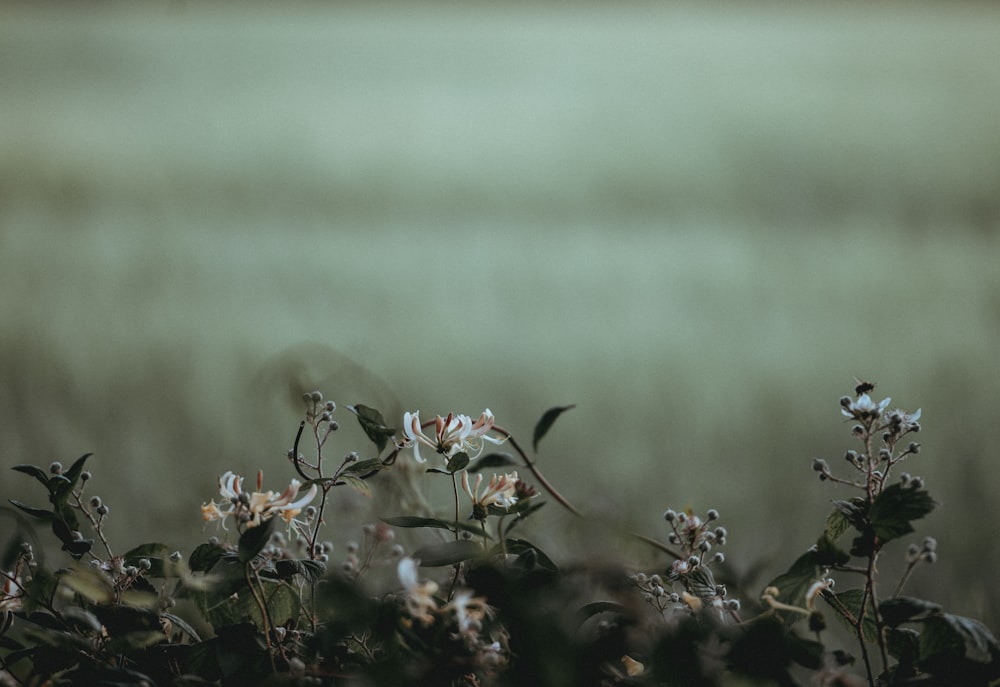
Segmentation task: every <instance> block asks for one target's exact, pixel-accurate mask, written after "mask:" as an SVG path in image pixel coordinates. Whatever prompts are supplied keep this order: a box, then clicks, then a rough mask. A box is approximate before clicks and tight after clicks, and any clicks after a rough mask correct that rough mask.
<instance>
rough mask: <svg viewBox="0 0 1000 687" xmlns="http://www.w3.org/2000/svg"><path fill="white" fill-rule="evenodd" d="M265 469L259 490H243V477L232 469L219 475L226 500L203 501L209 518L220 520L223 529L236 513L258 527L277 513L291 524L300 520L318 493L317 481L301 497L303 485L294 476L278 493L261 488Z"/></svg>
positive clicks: (206, 515) (258, 485)
mask: <svg viewBox="0 0 1000 687" xmlns="http://www.w3.org/2000/svg"><path fill="white" fill-rule="evenodd" d="M263 479H264V477H263V473H261V472H258V473H257V489H258V491H254V492H249V493H248V492H246V491H244V490H243V478H242V477H240V476H239V475H237V474H236V473H234V472H232V471H229V472H226V473H225V474H224V475H222V477H220V478H219V494H220V495H221V496H222V498H223V501H222V502H221V503H216V502H215V501H214V500H212V501H209V502H208V503H205V504H202V506H201V516H202V517H203V518H204V519H205V522H211V521H213V520H220V521H221V524H222V527H223V529H225V526H226V518H228V517H229V516H230V515H232V516H234V517H235V518H236V519H237V520H239V521H240V523H241V524H245V525H246V526H247V527H256V526H257V525H259V524H261V523H262V522H264V521H265V520H268V519H269V518H271V517H272V516H274V515H280V516H281V517H282V518H284V520H285V522H286V523H288V525H289V527H291V525H292V523H293V522H296V520H295V516H297V515H298V514H299V513H301V512H302V509H303V508H304V507H305V506H307V505H308V504H309V502H311V501H312V500H313V499H314V498H315V497H316V491H317V489H316V485H315V484H313V485H311V486H310V487H309V491H307V492H306V493H305V494H304V495H303V496H302V497H301V498H298V499H296V497H297V496H298V495H299V487H300V486H301V485H302V483H301V482H299V481H298V480H297V479H293V480H292V481H291V483H289V485H288V487H287V488H286V489H285V490H284V491H283V492H281V493H280V494H277V493H275V492H273V491H260V489H261V488H262V482H263Z"/></svg>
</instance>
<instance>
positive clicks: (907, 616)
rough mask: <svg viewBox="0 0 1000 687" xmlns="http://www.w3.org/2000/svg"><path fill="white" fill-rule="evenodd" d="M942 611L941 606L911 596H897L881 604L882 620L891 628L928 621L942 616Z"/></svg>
mask: <svg viewBox="0 0 1000 687" xmlns="http://www.w3.org/2000/svg"><path fill="white" fill-rule="evenodd" d="M942 610H943V609H942V608H941V605H940V604H936V603H933V602H930V601H924V600H923V599H914V598H912V597H909V596H897V597H895V598H892V599H887V600H886V601H883V602H882V603H881V604H879V611H880V612H881V613H882V620H884V621H885V624H886V625H888V626H889V627H896V626H897V625H901V624H903V623H912V622H916V621H918V620H926V619H927V618H930V617H931V616H935V615H940V614H941V612H942Z"/></svg>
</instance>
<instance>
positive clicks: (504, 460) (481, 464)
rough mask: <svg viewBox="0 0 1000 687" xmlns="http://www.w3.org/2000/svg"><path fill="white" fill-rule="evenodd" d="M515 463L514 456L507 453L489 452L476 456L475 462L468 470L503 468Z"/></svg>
mask: <svg viewBox="0 0 1000 687" xmlns="http://www.w3.org/2000/svg"><path fill="white" fill-rule="evenodd" d="M517 464H518V463H517V461H516V460H514V456H512V455H510V454H509V453H490V454H488V455H485V456H483V457H481V458H476V462H475V463H473V464H472V467H471V468H469V472H479V471H480V470H485V469H486V468H505V467H508V466H510V465H517Z"/></svg>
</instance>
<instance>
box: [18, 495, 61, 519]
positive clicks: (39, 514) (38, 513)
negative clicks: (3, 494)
mask: <svg viewBox="0 0 1000 687" xmlns="http://www.w3.org/2000/svg"><path fill="white" fill-rule="evenodd" d="M7 500H8V501H10V503H11V504H12V505H13V506H14V507H16V508H19V509H21V510H22V511H24V512H25V513H27V514H28V515H31V516H33V517H36V518H39V519H40V520H45V521H49V520H52V518H53V517H55V516H53V515H52V511H49V510H42V509H41V508H32V507H31V506H26V505H24V504H23V503H21V502H20V501H15V500H14V499H7Z"/></svg>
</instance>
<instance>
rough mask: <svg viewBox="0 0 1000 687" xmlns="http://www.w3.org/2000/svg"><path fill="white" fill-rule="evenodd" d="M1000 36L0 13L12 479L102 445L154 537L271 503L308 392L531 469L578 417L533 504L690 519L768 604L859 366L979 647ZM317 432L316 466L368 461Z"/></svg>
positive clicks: (868, 18)
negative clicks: (692, 514)
mask: <svg viewBox="0 0 1000 687" xmlns="http://www.w3.org/2000/svg"><path fill="white" fill-rule="evenodd" d="M998 35H1000V7H997V6H995V5H987V4H983V5H975V4H951V3H942V4H941V5H933V4H909V3H907V4H902V3H901V4H884V5H876V6H867V5H865V6H862V5H846V6H837V7H827V6H820V5H815V4H810V5H808V6H804V7H792V6H790V5H784V4H762V5H757V4H755V5H754V6H753V7H750V6H748V5H743V4H701V3H694V4H680V5H671V6H669V7H666V6H664V7H661V6H659V5H653V4H645V3H628V4H615V5H614V6H613V7H611V6H608V7H604V6H601V5H598V4H593V5H584V6H578V7H573V8H570V7H568V6H565V7H564V6H562V5H558V4H551V5H543V6H534V5H531V4H528V3H523V4H522V3H504V4H490V5H488V6H486V5H484V6H471V5H468V4H458V3H455V4H450V3H449V4H422V5H419V6H411V5H404V4H399V5H395V4H388V5H384V4H373V5H368V4H363V3H358V4H344V5H341V4H330V5H328V4H324V3H314V4H286V3H281V5H280V7H279V6H278V5H277V4H275V5H273V6H265V5H250V6H245V5H241V6H240V7H237V6H236V5H231V4H199V3H173V4H156V3H147V4H142V5H141V6H137V7H129V6H126V5H124V4H121V5H119V4H114V3H105V4H95V5H72V6H71V5H62V4H60V5H55V4H51V5H49V4H45V5H41V6H34V5H29V4H24V5H13V4H11V5H4V6H2V7H0V287H2V292H0V316H2V324H3V327H2V330H0V336H2V356H0V366H2V377H0V447H2V448H0V461H2V465H3V466H4V467H5V468H6V467H8V466H10V465H14V464H17V463H23V462H34V463H38V464H43V465H45V464H48V462H49V461H51V460H53V459H60V460H62V461H63V462H68V461H70V460H72V459H74V458H76V457H77V456H78V455H80V454H82V453H84V452H87V451H93V452H94V453H95V456H94V458H92V459H91V463H90V465H91V467H92V469H93V470H94V472H95V480H94V487H93V490H94V491H93V493H99V494H101V495H103V496H104V498H105V500H106V501H107V502H109V503H110V505H111V509H112V513H111V519H110V522H109V528H110V531H111V535H112V537H113V541H116V542H121V543H119V544H117V546H118V548H119V549H120V550H124V549H126V548H128V547H130V546H132V545H134V544H137V543H140V542H141V541H145V540H147V539H150V538H155V539H159V540H167V541H168V543H171V544H174V545H176V546H178V547H182V546H191V545H193V544H194V543H195V542H197V541H198V540H199V539H200V538H202V537H204V536H207V534H208V533H203V532H202V525H201V521H200V516H199V513H198V506H199V505H200V504H201V503H202V502H203V501H205V500H207V499H208V498H210V497H212V496H213V495H215V493H216V480H217V478H218V475H219V474H220V473H221V472H223V471H225V470H227V469H234V470H237V471H241V472H244V473H246V474H253V473H254V472H255V471H256V470H257V469H258V468H264V469H265V481H266V482H267V484H268V485H269V486H271V488H280V487H281V486H282V484H283V483H287V480H288V479H289V478H290V477H291V476H292V472H291V470H290V468H289V467H288V465H287V463H286V462H285V461H284V458H283V455H284V452H285V451H286V450H287V449H288V448H289V447H290V445H291V443H292V439H293V437H294V432H295V429H296V427H297V424H298V418H299V416H300V412H301V408H300V406H301V403H300V402H299V401H298V400H297V399H298V397H299V396H300V395H301V393H302V392H303V391H308V390H310V389H312V388H317V387H319V388H321V389H322V390H323V391H324V392H325V393H326V395H327V396H328V397H330V398H333V399H334V400H336V401H337V402H338V403H340V404H341V405H344V404H347V403H356V402H361V403H366V404H368V405H374V406H377V407H379V408H381V409H383V410H384V411H385V412H386V414H387V416H389V417H399V415H398V414H399V413H401V412H402V411H403V410H404V409H420V410H421V411H422V412H423V413H424V415H425V416H431V415H433V414H434V413H438V412H440V413H446V412H448V411H449V410H455V411H458V412H465V413H468V414H472V415H477V414H478V413H479V412H480V411H481V410H482V409H483V408H484V407H487V406H488V407H490V408H491V409H492V410H493V411H494V413H495V414H496V417H497V421H498V423H499V424H501V425H503V426H504V427H506V428H507V429H510V430H511V431H513V432H514V433H515V434H516V435H518V436H520V437H521V439H522V443H523V444H525V445H527V444H529V443H530V441H529V439H530V433H531V429H532V427H533V425H534V422H535V420H536V419H537V418H538V416H539V415H540V414H541V413H542V412H543V411H544V410H545V409H546V408H548V407H549V406H552V405H557V404H564V403H576V404H578V406H577V408H576V409H575V410H573V411H572V412H571V413H569V414H567V415H565V416H564V417H563V418H561V419H560V420H559V422H558V423H557V424H556V426H555V428H554V429H553V430H552V432H551V433H550V435H549V436H548V437H547V438H546V440H545V441H544V442H543V444H542V447H541V452H540V456H539V461H540V464H541V466H542V467H543V468H544V470H545V471H546V473H547V474H548V476H549V477H550V479H551V480H552V481H553V482H554V483H555V484H557V485H559V486H560V487H561V488H562V490H563V491H564V492H565V493H566V494H567V495H568V496H570V498H571V499H572V500H574V501H576V502H577V503H578V505H579V506H580V507H581V508H582V509H584V510H586V511H588V512H590V513H594V514H601V515H602V516H603V517H606V518H609V519H615V520H616V521H617V520H620V521H622V522H630V523H632V525H633V526H634V527H635V528H636V529H638V530H640V531H642V532H644V533H646V534H649V535H653V536H664V535H665V532H664V527H663V523H662V520H661V519H660V515H661V513H662V511H663V510H664V509H665V508H666V507H668V506H671V507H674V508H682V507H685V506H687V505H690V506H692V507H693V508H694V509H695V510H696V511H698V512H704V510H705V509H707V508H711V507H714V508H717V509H719V510H720V511H721V512H722V516H723V523H724V524H726V525H728V527H729V530H730V540H731V543H730V544H729V546H728V547H727V548H728V550H729V558H730V560H731V561H733V562H734V564H735V565H736V566H737V567H741V568H742V569H743V570H749V569H751V568H755V567H756V568H757V569H759V570H763V572H761V573H760V575H762V576H763V577H762V578H760V579H759V580H758V581H759V582H764V581H766V580H765V579H764V578H769V577H772V576H774V575H775V574H777V573H779V572H781V571H783V570H784V569H785V567H786V566H787V565H788V563H790V562H791V560H792V558H793V557H794V556H796V555H797V554H798V553H800V552H801V551H803V550H804V549H805V548H806V547H808V546H809V545H810V544H811V543H812V541H814V539H815V537H816V536H817V535H818V534H819V532H820V530H821V527H822V521H823V519H824V518H825V516H826V514H827V512H828V511H829V510H830V505H829V500H830V499H833V498H843V497H845V496H847V495H849V492H847V491H845V490H844V489H843V488H840V489H838V488H835V487H832V486H830V485H828V484H820V483H819V482H818V481H817V480H816V479H815V474H814V473H813V472H811V470H810V463H811V459H812V457H813V456H821V457H825V458H827V459H828V460H829V461H830V462H831V464H833V465H834V466H835V467H836V468H837V469H839V468H840V466H841V465H845V464H843V463H842V462H841V461H840V460H839V457H840V456H841V455H842V453H843V451H844V450H845V449H846V448H850V447H852V445H851V444H850V438H849V425H848V424H846V423H845V422H843V418H841V417H840V415H839V412H838V410H839V408H838V405H837V399H838V398H839V397H840V396H841V395H843V394H846V393H849V392H850V391H851V389H852V387H853V385H854V381H853V376H854V375H858V376H861V377H866V378H871V379H873V380H874V381H876V382H877V383H878V388H877V390H876V394H875V395H876V396H878V397H879V398H881V396H882V395H892V396H893V399H894V405H895V404H896V403H898V404H899V405H900V406H902V407H904V408H909V409H914V408H916V407H922V408H923V424H924V432H923V433H922V434H921V436H920V437H919V439H920V441H921V442H922V443H923V446H924V451H923V453H921V455H920V456H919V457H917V458H916V459H913V460H912V461H911V462H910V463H908V464H907V465H906V469H907V470H909V471H910V472H912V473H914V474H920V475H922V476H924V477H925V478H926V479H927V481H928V484H929V487H930V489H931V491H932V493H933V494H935V495H936V496H937V497H938V498H939V500H940V501H941V502H942V504H943V507H942V508H941V509H940V510H939V511H937V512H935V513H933V514H932V515H931V516H930V517H929V518H928V519H927V520H926V521H924V522H923V523H921V528H920V530H919V534H920V535H921V536H922V535H923V534H932V535H935V536H937V537H938V538H939V540H940V549H939V550H940V562H939V564H938V567H937V569H934V570H930V571H923V572H922V573H920V574H917V575H916V576H915V577H914V581H913V583H912V587H911V588H910V589H911V591H912V592H913V593H914V594H925V595H926V596H927V597H929V598H931V599H934V600H938V601H942V602H944V603H946V604H948V605H949V610H951V611H953V612H955V613H959V614H964V615H971V616H977V617H983V618H985V619H986V620H987V621H988V622H990V623H992V624H993V625H994V627H995V624H996V623H995V621H996V620H997V619H1000V602H998V595H997V594H996V593H995V590H994V588H993V587H992V583H990V582H989V580H990V579H993V574H994V573H991V572H990V571H991V570H993V571H995V570H996V569H997V567H998V565H1000V553H998V550H997V547H996V546H995V545H994V543H993V542H992V540H990V539H989V538H988V537H985V535H986V534H987V533H989V532H991V531H994V528H996V527H997V526H998V525H1000V506H998V504H997V500H996V499H995V493H996V491H997V487H998V486H1000V479H998V477H997V473H996V472H995V471H994V470H995V466H994V465H993V460H994V456H995V451H996V446H997V445H998V440H1000V418H998V411H997V409H998V408H1000V404H998V401H1000V383H998V381H1000V380H998V372H997V370H998V364H997V342H998V340H1000V337H998V334H1000V270H998V267H997V266H998V260H997V258H998V257H1000V252H998V233H1000V125H998V121H1000V79H998V78H997V74H998V66H1000V41H998V40H997V36H998ZM338 416H339V419H340V421H341V423H342V424H343V426H344V430H343V432H342V433H341V434H342V436H337V437H336V440H335V441H334V440H331V441H334V443H332V444H330V445H329V448H328V455H329V454H330V453H331V452H332V455H333V456H334V457H339V455H340V453H341V452H346V451H348V450H352V449H359V450H360V449H363V451H369V450H370V449H369V447H368V446H367V445H366V444H364V443H363V442H362V438H361V436H360V434H359V432H358V431H357V429H356V427H354V426H353V420H352V419H351V418H350V416H349V415H348V414H347V413H346V412H345V411H344V410H342V409H341V410H340V411H338ZM845 467H846V465H845ZM0 485H2V486H0V492H2V494H0V495H2V496H3V497H4V499H6V498H10V497H16V498H20V499H22V500H24V501H27V502H29V503H36V504H37V505H42V503H39V502H40V501H42V500H43V498H44V497H43V495H42V494H41V493H40V492H38V490H36V489H35V488H34V487H35V486H36V485H35V484H34V482H33V481H31V480H30V478H28V477H26V476H24V475H17V474H14V473H11V472H10V471H9V470H6V469H4V470H3V472H2V474H0ZM375 486H376V490H378V483H375ZM449 503H450V501H449V500H448V499H447V498H445V499H444V500H443V501H442V502H441V505H442V509H443V511H447V509H448V507H449ZM383 507H384V508H390V509H391V506H388V505H386V504H385V503H384V502H381V503H378V502H377V503H376V506H375V508H374V510H375V511H376V512H378V514H383V515H395V514H398V513H395V512H379V511H380V509H381V508H383ZM546 511H547V513H546V512H544V511H543V513H545V517H547V518H548V520H547V521H546V524H547V525H548V531H547V532H544V531H539V530H538V529H537V528H538V527H539V525H538V524H536V526H535V527H536V530H535V535H534V536H535V537H536V538H541V539H544V538H546V537H547V538H549V539H551V540H552V542H553V546H556V548H558V543H559V541H560V540H561V537H563V536H564V534H565V533H566V532H569V531H571V530H573V531H577V532H578V533H579V534H582V535H585V536H587V535H591V534H593V533H592V532H589V531H588V528H589V527H591V525H586V526H583V525H580V523H572V522H570V521H569V520H568V518H566V517H565V516H564V515H563V514H561V513H559V512H558V510H557V507H556V506H554V505H552V506H550V507H549V508H547V509H546ZM366 517H370V512H369V511H368V509H367V507H366V505H365V504H364V503H363V499H361V498H360V497H354V496H352V495H343V496H342V497H341V498H340V499H339V500H338V503H337V507H336V510H335V512H334V513H333V514H332V516H331V518H330V523H331V526H332V527H334V528H336V526H337V524H338V523H342V524H344V528H346V529H349V530H350V531H349V533H348V534H344V535H343V536H344V537H347V536H348V535H349V536H351V537H356V536H357V527H356V523H358V522H362V521H363V520H364V518H366ZM541 520H544V518H540V521H541ZM213 533H214V530H213ZM337 536H338V537H339V536H341V535H340V534H338V535H337ZM593 536H594V537H595V538H596V536H597V535H596V534H595V535H593ZM913 539H914V540H916V541H919V537H916V536H915V537H914V538H913ZM905 543H906V542H904V545H900V546H897V547H896V548H895V550H890V551H889V552H888V553H887V554H886V559H885V561H884V567H885V569H886V570H892V569H893V567H894V566H896V567H898V565H897V558H898V557H899V556H901V555H902V550H903V548H905ZM611 550H612V552H614V550H613V546H612V548H611ZM622 553H623V555H628V556H635V557H636V558H637V560H643V558H642V556H643V555H644V552H643V553H636V552H635V551H633V550H631V549H627V550H626V549H625V548H623V550H622ZM563 555H564V556H567V557H568V556H570V555H571V553H570V552H569V551H567V552H564V553H563ZM645 560H651V559H649V558H647V559H645ZM887 574H888V573H887ZM887 584H888V582H887Z"/></svg>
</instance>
